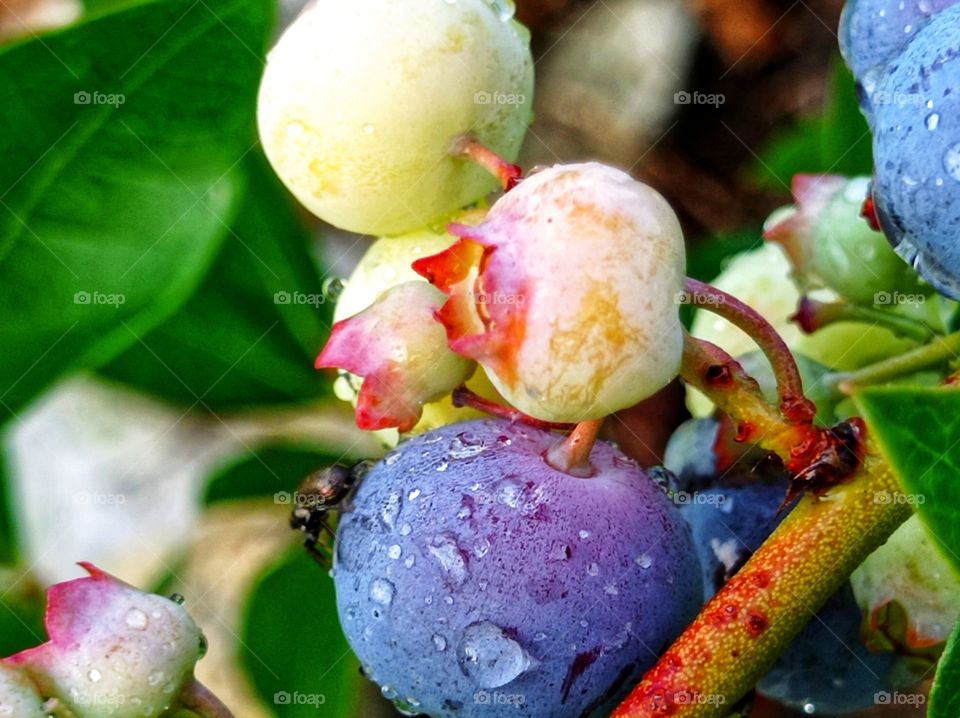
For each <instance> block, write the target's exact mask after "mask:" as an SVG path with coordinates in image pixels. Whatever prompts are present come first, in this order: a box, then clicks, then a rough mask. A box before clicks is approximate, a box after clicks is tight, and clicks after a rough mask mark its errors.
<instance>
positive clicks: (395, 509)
mask: <svg viewBox="0 0 960 718" xmlns="http://www.w3.org/2000/svg"><path fill="white" fill-rule="evenodd" d="M401 506H403V499H401V498H400V494H398V493H392V494H390V498H388V499H387V501H386V503H384V504H383V507H382V508H381V509H380V518H381V520H382V521H383V523H384V524H385V525H386V527H387V528H389V529H392V528H393V526H394V524H395V523H396V521H397V516H399V515H400V507H401Z"/></svg>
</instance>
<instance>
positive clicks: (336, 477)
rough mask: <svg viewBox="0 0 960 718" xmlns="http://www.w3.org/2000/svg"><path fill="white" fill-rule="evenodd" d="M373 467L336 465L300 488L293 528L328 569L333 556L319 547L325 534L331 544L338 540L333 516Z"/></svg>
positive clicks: (360, 464) (319, 470) (313, 476)
mask: <svg viewBox="0 0 960 718" xmlns="http://www.w3.org/2000/svg"><path fill="white" fill-rule="evenodd" d="M372 465H373V464H372V462H370V461H361V462H360V463H358V464H355V465H353V466H345V465H343V464H333V465H332V466H328V467H325V468H323V469H318V470H317V471H314V472H313V473H312V474H310V475H309V476H308V477H307V478H305V479H304V480H303V481H302V482H301V483H300V486H299V487H298V488H297V492H296V493H295V494H294V497H293V504H294V506H293V511H292V512H291V514H290V527H291V528H293V529H296V530H297V531H302V532H303V533H304V534H305V536H304V540H303V545H304V547H305V548H306V549H307V553H309V554H310V555H311V556H313V558H314V559H316V561H317V563H319V564H320V565H321V566H327V564H328V563H329V556H328V555H327V554H325V553H324V552H323V551H321V550H320V549H319V548H318V547H317V546H318V544H319V543H320V539H321V538H322V537H323V534H324V533H326V534H327V535H328V536H329V537H330V539H331V540H333V538H334V536H335V532H334V529H333V528H332V527H331V526H330V523H329V514H330V512H331V511H336V510H338V509H340V508H341V507H342V506H343V504H344V502H345V501H346V500H347V498H348V497H349V496H350V494H351V493H352V492H353V490H354V488H356V485H357V483H358V482H359V481H360V479H361V478H363V475H364V474H366V473H367V471H369V470H370V467H371V466H372Z"/></svg>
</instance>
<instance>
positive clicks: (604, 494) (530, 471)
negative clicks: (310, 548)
mask: <svg viewBox="0 0 960 718" xmlns="http://www.w3.org/2000/svg"><path fill="white" fill-rule="evenodd" d="M556 440H557V435H556V434H551V433H548V432H544V431H540V430H537V429H532V428H528V427H523V426H517V425H513V424H508V423H506V422H501V421H493V420H481V421H473V422H468V423H462V424H457V425H451V426H446V427H443V428H441V429H437V430H435V431H431V432H428V433H426V434H423V435H421V436H418V437H416V438H414V439H411V440H409V441H408V442H406V443H405V444H402V445H401V446H400V447H399V448H398V449H397V450H396V451H395V452H393V453H391V454H388V456H387V457H386V458H385V459H384V460H382V461H381V462H380V463H379V464H377V465H376V466H375V467H374V468H373V469H372V470H371V471H370V472H369V473H368V474H366V476H365V477H364V479H363V481H362V482H361V484H360V486H359V488H358V490H357V493H356V495H355V497H354V498H353V500H352V502H351V504H350V505H349V506H348V507H347V508H346V511H345V512H344V514H343V516H342V519H341V522H340V526H339V530H338V536H337V549H336V560H335V566H334V581H335V585H336V591H337V604H338V608H339V613H340V620H341V623H342V625H343V629H344V631H345V633H346V636H347V638H348V640H349V642H350V644H351V646H352V647H353V649H354V651H355V652H356V653H357V655H358V656H359V658H360V660H361V661H362V663H363V665H364V667H365V672H366V674H367V675H368V676H369V677H371V678H372V679H373V680H375V681H377V682H378V683H379V684H380V685H381V687H382V690H383V691H384V693H385V695H387V696H388V697H390V698H392V699H394V700H395V701H397V702H398V703H397V704H398V705H399V706H400V707H401V708H402V709H403V710H405V711H407V712H413V713H415V712H420V713H426V714H428V715H430V716H434V717H435V718H436V717H438V716H461V717H467V718H470V717H472V716H500V715H507V714H509V715H511V716H521V717H523V716H526V717H530V716H545V717H546V716H549V717H550V718H563V717H564V716H571V717H579V716H582V715H589V714H590V713H591V712H592V711H595V710H598V709H600V708H601V707H602V706H603V705H604V704H606V703H607V702H608V701H609V700H610V699H615V698H616V697H617V696H618V695H619V694H620V693H621V689H623V690H626V689H628V688H629V687H630V686H631V685H632V683H633V682H634V681H635V680H636V679H638V678H639V676H640V675H641V674H642V673H643V672H644V671H645V670H646V669H648V668H650V667H651V666H652V665H653V664H654V662H655V661H656V659H657V654H658V653H660V652H661V651H663V650H664V649H665V648H666V647H667V646H668V645H669V644H670V642H671V641H672V640H673V639H674V638H675V637H676V636H677V635H679V633H680V632H681V631H682V629H683V628H684V627H685V626H686V625H687V624H688V623H689V622H690V621H691V620H692V618H693V617H694V616H695V615H696V613H697V611H698V609H699V607H700V605H701V603H702V593H701V581H700V569H699V566H698V564H697V560H696V554H695V551H694V547H693V541H692V538H691V535H690V529H689V527H688V526H687V525H686V524H685V522H684V521H683V519H682V518H681V517H680V515H679V512H678V511H677V509H676V508H675V507H674V506H673V505H672V504H671V502H670V500H669V499H668V498H667V496H666V495H665V494H664V493H663V492H662V491H661V490H660V488H659V487H658V486H657V485H656V484H655V483H654V482H653V481H652V480H651V479H650V478H649V477H648V476H647V475H646V474H644V472H643V471H642V470H641V469H640V468H639V467H638V466H637V465H636V464H635V463H634V462H632V461H631V460H629V459H628V458H626V457H625V456H624V455H623V454H621V453H620V452H619V451H618V450H617V449H615V448H614V447H612V446H611V445H609V444H605V443H599V444H598V445H597V446H596V447H595V449H594V452H593V457H592V462H593V465H594V466H595V468H596V469H597V473H596V475H595V476H594V477H593V478H590V479H577V478H573V477H571V476H568V475H566V474H562V473H560V472H558V471H556V470H554V469H552V468H550V467H549V466H548V465H547V464H546V463H545V462H544V461H543V459H542V454H543V453H544V451H545V450H546V449H547V448H548V447H549V446H551V444H552V443H553V442H555V441H556Z"/></svg>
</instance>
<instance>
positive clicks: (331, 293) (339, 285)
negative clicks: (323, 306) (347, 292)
mask: <svg viewBox="0 0 960 718" xmlns="http://www.w3.org/2000/svg"><path fill="white" fill-rule="evenodd" d="M346 288H347V281H346V280H345V279H343V278H342V277H327V278H326V279H324V280H323V284H321V285H320V293H321V294H322V295H323V298H324V299H326V300H327V301H330V302H335V301H337V300H338V299H339V298H340V295H341V294H343V290H344V289H346Z"/></svg>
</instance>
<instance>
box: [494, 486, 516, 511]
mask: <svg viewBox="0 0 960 718" xmlns="http://www.w3.org/2000/svg"><path fill="white" fill-rule="evenodd" d="M496 491H497V500H498V501H499V502H500V503H502V504H505V505H507V506H509V507H510V508H512V509H515V508H517V507H518V506H519V505H520V498H521V497H522V496H523V485H522V484H521V483H520V482H519V481H517V480H516V479H503V481H501V482H500V483H498V484H497V487H496Z"/></svg>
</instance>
